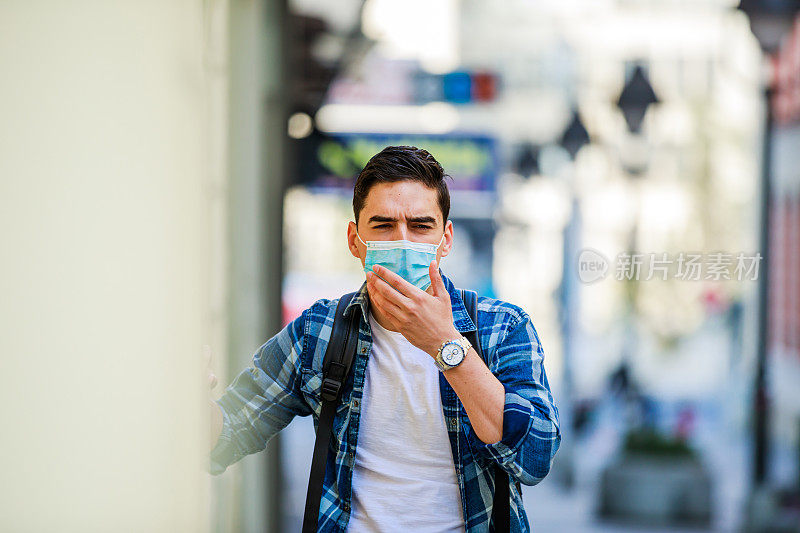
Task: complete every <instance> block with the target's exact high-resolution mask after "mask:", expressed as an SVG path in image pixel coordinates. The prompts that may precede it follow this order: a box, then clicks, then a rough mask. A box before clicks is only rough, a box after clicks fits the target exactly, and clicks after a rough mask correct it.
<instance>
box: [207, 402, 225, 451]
mask: <svg viewBox="0 0 800 533" xmlns="http://www.w3.org/2000/svg"><path fill="white" fill-rule="evenodd" d="M209 401H210V402H211V404H210V405H209V408H210V409H211V416H209V421H210V424H209V426H210V434H209V442H208V446H209V450H213V449H214V446H216V444H217V441H218V440H219V436H220V434H221V433H222V408H221V407H220V406H219V404H217V402H215V401H214V400H209Z"/></svg>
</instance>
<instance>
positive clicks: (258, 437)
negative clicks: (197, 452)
mask: <svg viewBox="0 0 800 533" xmlns="http://www.w3.org/2000/svg"><path fill="white" fill-rule="evenodd" d="M305 315H306V313H305V312H304V313H303V314H302V315H301V316H300V317H298V318H296V319H295V320H294V321H292V322H291V323H289V324H287V325H286V327H284V328H283V329H282V330H281V331H280V332H279V333H277V334H276V335H275V336H274V337H272V338H271V339H269V340H268V341H267V342H265V343H264V344H263V345H262V346H261V347H260V348H259V349H258V350H256V353H255V354H254V355H253V363H252V366H250V367H248V368H245V369H244V370H242V372H241V373H239V375H238V376H236V378H235V379H234V380H233V382H232V383H231V384H230V385H229V386H228V387H227V389H226V390H225V393H224V394H223V395H222V397H220V399H219V400H216V402H217V404H218V405H219V406H220V408H221V409H222V418H223V425H222V433H221V435H220V437H219V440H218V441H217V444H216V445H215V446H214V449H213V450H211V456H210V458H211V462H210V468H209V473H211V474H213V475H217V474H221V473H222V472H224V471H225V469H226V468H227V467H228V466H229V465H231V464H233V463H235V462H236V461H238V460H239V459H241V458H242V457H244V456H245V455H249V454H251V453H256V452H259V451H261V450H263V449H264V448H265V447H266V445H267V441H269V440H270V439H271V438H272V437H273V436H274V435H275V434H277V433H278V432H279V431H280V430H281V429H283V428H284V427H286V425H287V424H289V422H291V420H292V418H294V417H295V416H306V415H309V414H311V410H310V408H309V407H308V405H307V404H306V403H305V402H304V401H303V399H302V395H301V394H300V392H299V383H300V364H301V356H302V353H303V333H304V329H303V328H304V324H305Z"/></svg>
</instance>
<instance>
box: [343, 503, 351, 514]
mask: <svg viewBox="0 0 800 533" xmlns="http://www.w3.org/2000/svg"><path fill="white" fill-rule="evenodd" d="M344 510H345V511H347V512H348V513H349V512H350V504H349V503H347V502H344Z"/></svg>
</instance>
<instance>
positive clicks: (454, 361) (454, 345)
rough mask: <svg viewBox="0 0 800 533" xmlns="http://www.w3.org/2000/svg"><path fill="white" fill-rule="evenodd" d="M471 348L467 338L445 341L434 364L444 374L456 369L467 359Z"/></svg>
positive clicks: (437, 353)
mask: <svg viewBox="0 0 800 533" xmlns="http://www.w3.org/2000/svg"><path fill="white" fill-rule="evenodd" d="M471 346H472V345H471V344H470V343H469V341H468V340H467V338H466V337H463V336H462V337H460V338H458V339H453V340H449V341H444V342H443V343H442V346H441V347H440V348H439V351H438V352H436V358H435V359H434V362H435V363H436V366H437V367H438V368H439V370H441V371H442V372H444V371H445V370H449V369H451V368H453V367H456V366H458V365H460V364H461V363H462V362H463V361H464V359H465V358H466V357H467V353H468V352H469V349H470V347H471Z"/></svg>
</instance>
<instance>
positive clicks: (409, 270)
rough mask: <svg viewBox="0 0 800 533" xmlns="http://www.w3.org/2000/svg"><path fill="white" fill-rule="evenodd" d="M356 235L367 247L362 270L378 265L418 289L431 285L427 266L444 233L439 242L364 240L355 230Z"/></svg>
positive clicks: (424, 288)
mask: <svg viewBox="0 0 800 533" xmlns="http://www.w3.org/2000/svg"><path fill="white" fill-rule="evenodd" d="M356 236H357V237H358V240H359V241H361V243H362V244H363V245H364V246H366V247H367V256H366V257H365V258H364V272H371V271H372V267H373V266H375V265H380V266H382V267H384V268H386V269H387V270H391V271H392V272H394V273H395V274H397V275H398V276H400V277H401V278H403V279H404V280H406V281H407V282H409V283H411V284H412V285H414V286H415V287H417V288H418V289H421V290H423V291H424V290H426V289H427V288H428V287H430V286H431V277H430V274H429V273H428V272H429V271H428V268H429V267H430V264H431V261H433V260H434V259H436V250H438V249H439V246H441V245H442V242H444V234H442V239H441V240H440V241H439V244H428V243H425V242H412V241H405V240H401V241H367V242H364V241H362V240H361V235H359V234H358V232H356Z"/></svg>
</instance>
